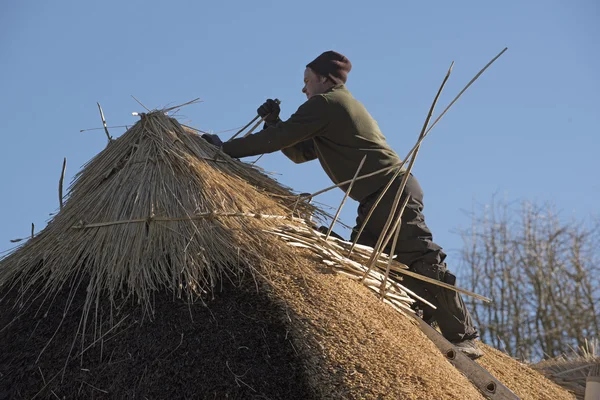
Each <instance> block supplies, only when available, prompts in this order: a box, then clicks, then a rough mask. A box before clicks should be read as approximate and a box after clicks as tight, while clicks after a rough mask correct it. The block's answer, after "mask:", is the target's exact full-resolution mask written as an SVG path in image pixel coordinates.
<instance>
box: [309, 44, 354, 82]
mask: <svg viewBox="0 0 600 400" xmlns="http://www.w3.org/2000/svg"><path fill="white" fill-rule="evenodd" d="M307 67H308V68H310V69H312V70H313V71H314V72H315V73H317V74H319V75H321V76H324V77H326V78H328V79H330V80H331V81H332V82H333V83H335V84H336V85H339V84H343V83H346V80H347V79H348V73H349V72H350V70H351V69H352V63H351V62H350V60H348V59H347V58H346V57H345V56H344V55H342V54H340V53H338V52H335V51H332V50H330V51H326V52H325V53H323V54H321V55H320V56H319V57H317V58H315V59H314V60H313V61H312V62H310V63H309V64H308V65H307Z"/></svg>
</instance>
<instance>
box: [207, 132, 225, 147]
mask: <svg viewBox="0 0 600 400" xmlns="http://www.w3.org/2000/svg"><path fill="white" fill-rule="evenodd" d="M202 139H204V140H206V141H207V142H208V143H210V144H212V145H214V146H217V147H221V146H223V141H222V140H221V138H219V136H217V135H212V134H210V133H205V134H204V135H202Z"/></svg>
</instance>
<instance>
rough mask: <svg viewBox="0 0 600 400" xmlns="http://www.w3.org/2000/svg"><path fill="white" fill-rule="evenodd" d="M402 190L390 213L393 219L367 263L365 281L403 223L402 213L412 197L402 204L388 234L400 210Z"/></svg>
mask: <svg viewBox="0 0 600 400" xmlns="http://www.w3.org/2000/svg"><path fill="white" fill-rule="evenodd" d="M401 189H402V187H400V188H398V191H397V192H396V197H395V198H394V204H393V205H392V210H391V211H390V217H391V218H388V220H387V221H386V224H385V226H384V228H383V230H382V231H381V234H380V235H379V238H378V239H377V244H375V249H374V251H373V253H371V257H370V258H369V262H368V263H367V270H366V271H365V273H364V274H363V279H365V278H366V276H367V274H368V273H369V272H371V269H372V268H373V265H376V264H377V263H378V261H379V257H381V254H382V253H383V252H384V250H385V248H386V247H387V244H388V243H389V241H390V238H391V237H392V235H393V233H394V232H395V231H396V229H397V227H398V226H400V224H401V223H402V212H404V208H405V207H406V204H407V203H408V200H409V198H410V196H406V197H405V198H404V203H403V204H402V207H401V208H400V212H399V213H398V217H397V218H396V221H395V222H394V225H393V226H392V228H391V229H390V231H389V233H388V229H389V228H390V224H391V221H392V220H393V217H394V215H395V214H396V209H397V208H398V202H399V201H400V198H401V197H402V190H401ZM392 256H393V254H390V257H392Z"/></svg>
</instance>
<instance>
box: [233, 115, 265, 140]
mask: <svg viewBox="0 0 600 400" xmlns="http://www.w3.org/2000/svg"><path fill="white" fill-rule="evenodd" d="M259 118H260V115H257V116H256V117H254V118H253V119H252V121H250V122H248V123H247V124H246V125H244V127H243V128H242V129H240V130H239V131H237V132H236V134H235V135H233V136H232V137H230V138H229V140H228V142H230V141H232V140H233V139H235V138H236V137H237V136H238V135H239V134H240V133H242V132H244V131H245V130H246V128H247V127H249V126H250V125H252V124H253V123H254V121H256V120H257V119H259Z"/></svg>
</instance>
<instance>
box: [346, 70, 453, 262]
mask: <svg viewBox="0 0 600 400" xmlns="http://www.w3.org/2000/svg"><path fill="white" fill-rule="evenodd" d="M453 66H454V61H453V62H452V63H451V64H450V68H448V72H446V76H445V77H444V80H443V81H442V84H441V85H440V88H439V89H438V91H437V94H436V95H435V98H434V99H433V103H431V107H429V113H428V114H427V117H426V118H425V122H424V124H423V127H422V128H421V133H420V134H419V140H418V141H417V144H416V145H415V147H413V149H412V150H411V153H413V154H412V157H411V159H410V163H409V166H408V168H407V170H406V171H405V172H404V176H403V177H402V182H401V184H400V189H399V191H400V193H402V192H403V191H404V188H405V187H406V182H407V181H408V177H409V176H410V172H411V171H412V166H413V164H414V162H415V159H416V157H417V154H418V153H419V148H420V146H421V144H420V143H421V141H422V140H423V138H424V137H425V135H426V133H425V130H426V129H427V126H428V125H429V120H430V119H431V116H432V115H433V111H434V109H435V106H436V104H437V101H438V99H439V98H440V95H441V94H442V91H443V89H444V86H445V85H446V82H447V81H448V78H449V77H450V74H451V73H452V67H453ZM413 151H414V152H413ZM409 154H410V153H409ZM408 157H409V155H408V154H407V156H406V157H405V158H404V160H405V162H406V160H407V159H408ZM400 171H401V169H400V168H398V171H396V173H395V174H394V175H393V176H392V179H390V181H389V182H388V184H387V185H386V187H385V189H384V190H383V191H382V192H381V193H380V194H379V196H378V197H377V200H376V201H375V203H374V204H373V206H372V207H371V209H370V210H369V213H368V214H367V217H366V218H365V220H364V221H363V223H362V225H361V227H360V230H359V231H358V234H357V235H356V237H355V238H354V241H353V243H352V247H351V248H350V253H352V250H353V249H354V246H356V243H357V242H358V239H359V238H360V235H361V234H362V232H363V230H364V229H365V227H366V226H367V223H368V222H369V219H370V218H371V216H372V215H373V213H374V212H375V209H376V207H377V206H378V205H379V202H380V201H381V199H382V198H383V196H384V195H385V193H386V192H387V190H388V189H389V187H390V186H391V185H392V183H393V181H394V180H395V179H396V178H397V177H398V175H399V173H400ZM398 200H399V198H398ZM397 204H398V202H397V201H396V200H395V201H394V206H393V208H392V211H391V212H390V215H389V217H388V222H389V221H391V218H393V215H394V213H395V212H396V207H397ZM388 222H386V225H385V226H386V227H385V228H383V231H382V232H381V233H382V234H384V233H385V231H386V229H387V227H389V223H388Z"/></svg>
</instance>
